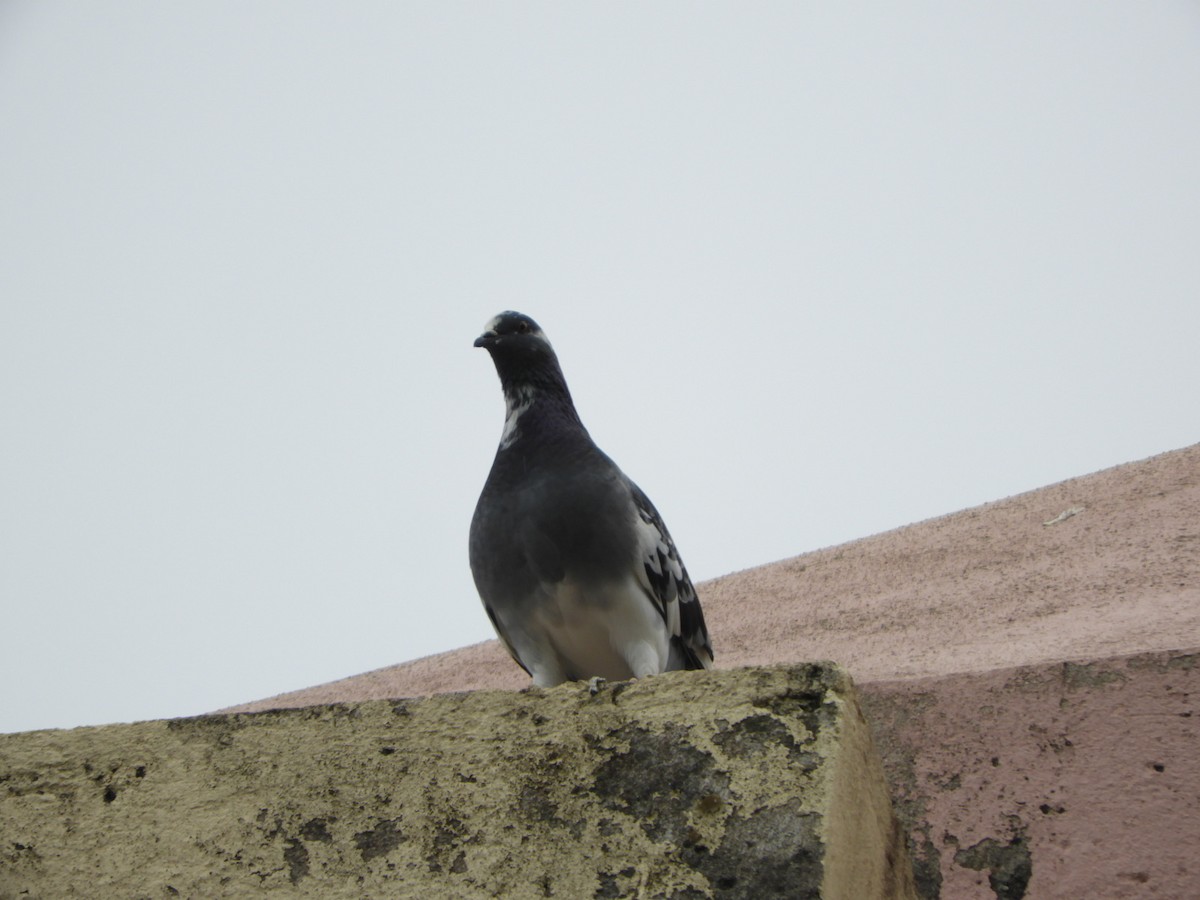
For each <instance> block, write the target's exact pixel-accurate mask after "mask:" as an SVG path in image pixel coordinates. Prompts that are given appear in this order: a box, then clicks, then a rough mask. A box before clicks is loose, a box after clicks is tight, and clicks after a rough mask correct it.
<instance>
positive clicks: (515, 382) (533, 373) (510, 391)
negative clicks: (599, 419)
mask: <svg viewBox="0 0 1200 900" xmlns="http://www.w3.org/2000/svg"><path fill="white" fill-rule="evenodd" d="M496 369H497V371H498V372H499V374H500V386H501V388H502V389H503V390H504V431H503V433H502V434H501V436H500V449H501V450H507V449H508V448H509V447H511V446H513V445H514V444H515V443H517V441H518V440H519V439H520V438H521V437H523V436H525V435H538V436H539V437H542V438H544V439H547V440H550V441H551V442H557V441H555V440H554V439H555V438H557V439H559V440H561V439H563V438H566V437H569V436H572V437H578V436H582V437H584V438H586V439H587V440H588V441H589V442H590V440H591V439H590V438H589V437H588V434H587V429H585V428H584V427H583V421H582V420H581V419H580V418H579V413H578V412H577V411H576V410H575V403H574V401H573V400H572V399H571V391H570V389H569V388H568V387H567V381H566V378H564V377H563V373H562V368H561V367H560V366H559V364H558V358H557V357H556V356H555V355H554V353H553V351H551V352H550V353H549V355H547V356H545V357H543V358H541V359H539V360H538V361H537V363H536V364H535V365H532V366H525V367H522V368H520V369H518V370H517V371H510V372H506V371H505V367H502V366H501V364H500V360H497V362H496Z"/></svg>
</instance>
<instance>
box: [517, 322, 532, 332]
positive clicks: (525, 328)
mask: <svg viewBox="0 0 1200 900" xmlns="http://www.w3.org/2000/svg"><path fill="white" fill-rule="evenodd" d="M528 333H529V323H528V322H518V323H517V334H528Z"/></svg>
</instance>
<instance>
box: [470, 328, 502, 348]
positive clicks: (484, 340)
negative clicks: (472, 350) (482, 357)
mask: <svg viewBox="0 0 1200 900" xmlns="http://www.w3.org/2000/svg"><path fill="white" fill-rule="evenodd" d="M496 337H497V335H496V332H494V331H485V332H484V333H483V334H481V335H480V336H479V337H477V338H475V346H476V347H484V348H490V347H491V346H492V344H494V343H496Z"/></svg>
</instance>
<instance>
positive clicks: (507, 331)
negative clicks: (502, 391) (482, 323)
mask: <svg viewBox="0 0 1200 900" xmlns="http://www.w3.org/2000/svg"><path fill="white" fill-rule="evenodd" d="M475 346H476V347H483V348H484V349H485V350H487V352H488V353H490V354H491V356H492V361H493V362H494V363H495V364H496V372H497V373H499V375H500V382H501V384H503V385H504V386H505V388H506V389H507V388H509V387H510V386H516V385H521V384H530V385H541V386H547V385H548V383H561V382H562V381H563V377H562V370H561V369H559V366H558V357H556V356H555V355H554V348H553V347H551V346H550V341H549V340H547V339H546V335H545V334H544V333H543V332H542V329H541V328H540V327H539V326H538V323H537V322H535V321H533V319H531V318H529V316H527V315H524V314H523V313H519V312H512V311H511V310H510V311H509V312H502V313H500V315H498V316H496V317H495V318H493V319H492V320H491V321H490V322H488V323H487V326H486V327H485V328H484V331H483V334H481V335H480V336H479V337H477V338H476V339H475ZM564 386H565V385H564Z"/></svg>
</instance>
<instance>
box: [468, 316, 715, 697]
mask: <svg viewBox="0 0 1200 900" xmlns="http://www.w3.org/2000/svg"><path fill="white" fill-rule="evenodd" d="M475 346H476V347H483V348H484V349H485V350H487V351H488V353H490V354H491V357H492V361H493V362H494V363H495V364H496V372H497V373H498V374H499V376H500V386H501V387H502V388H503V390H504V402H505V407H506V410H505V417H504V430H503V431H502V432H501V435H500V447H499V449H498V450H497V451H496V457H495V460H494V461H493V462H492V470H491V472H490V473H489V474H488V478H487V482H486V483H485V484H484V486H483V492H482V493H481V494H480V496H479V502H478V504H477V505H476V507H475V515H474V517H473V518H472V520H471V537H470V558H471V574H472V575H473V576H474V578H475V586H476V588H477V589H478V590H479V596H480V598H481V599H482V600H483V605H484V608H485V609H486V610H487V614H488V618H490V619H491V621H492V625H493V627H495V629H496V633H497V634H498V635H499V636H500V640H501V641H502V642H503V644H504V646H505V647H506V648H507V650H508V652H509V653H510V654H512V657H513V659H515V660H516V661H517V663H518V664H519V665H520V666H521V667H522V668H523V669H525V671H526V672H528V673H529V674H530V675H532V676H533V683H534V684H535V685H538V686H539V687H551V686H553V685H556V684H561V683H563V682H565V681H584V680H589V679H591V680H593V682H595V680H596V679H608V680H613V681H617V680H625V679H628V678H641V677H643V676H646V675H653V674H656V673H658V672H666V671H670V670H674V669H702V668H703V669H708V668H711V667H712V661H713V652H712V646H711V644H710V643H709V639H708V629H707V628H705V625H704V614H703V613H702V612H701V611H700V601H699V600H698V599H697V598H696V590H695V588H693V587H692V582H691V579H690V578H688V574H687V569H685V568H684V567H683V562H682V561H681V560H680V559H679V553H678V552H677V551H676V549H675V542H674V541H672V540H671V535H670V534H669V533H668V532H667V527H666V525H664V524H663V520H662V517H661V516H659V514H658V511H657V510H656V509H655V508H654V504H652V503H651V502H650V500H649V499H648V498H647V497H646V495H645V494H643V493H642V491H641V490H640V489H639V488H638V486H637V485H636V484H634V483H633V482H632V481H630V480H629V478H628V477H626V475H625V473H624V472H622V471H621V470H620V469H619V468H617V466H616V464H615V463H613V461H612V460H611V459H609V458H608V457H607V456H606V455H605V454H604V453H603V452H601V450H600V448H599V447H597V446H596V445H595V444H594V443H593V442H592V439H591V437H589V436H588V433H587V430H586V429H585V428H584V427H583V422H581V421H580V419H579V414H578V413H576V411H575V404H574V403H573V402H572V401H571V394H570V391H568V390H567V383H566V381H565V379H564V378H563V374H562V369H561V368H559V365H558V357H557V356H556V355H555V353H554V349H553V348H552V347H551V346H550V342H549V341H548V340H547V339H546V336H545V334H543V333H542V329H541V328H539V327H538V325H537V323H536V322H534V321H533V319H531V318H529V316H526V315H522V314H521V313H516V312H503V313H501V314H500V315H498V316H496V317H495V318H494V319H492V320H491V321H490V322H489V323H488V324H487V327H486V329H485V330H484V332H483V334H482V335H480V336H479V338H478V339H476V341H475Z"/></svg>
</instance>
